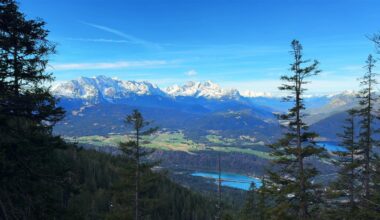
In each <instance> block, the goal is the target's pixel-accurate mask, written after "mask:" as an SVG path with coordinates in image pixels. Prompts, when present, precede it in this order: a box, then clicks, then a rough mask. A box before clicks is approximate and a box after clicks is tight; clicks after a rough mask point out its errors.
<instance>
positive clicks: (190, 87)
mask: <svg viewBox="0 0 380 220" xmlns="http://www.w3.org/2000/svg"><path fill="white" fill-rule="evenodd" d="M52 92H53V94H54V95H56V96H59V97H66V98H80V99H99V98H104V99H107V100H112V99H121V98H127V97H130V96H132V95H137V96H143V95H147V96H149V95H157V96H168V97H177V96H191V97H194V98H200V97H203V98H207V99H221V98H227V99H239V98H241V96H240V94H239V92H238V90H236V89H224V88H221V87H220V86H219V85H218V84H216V83H213V82H211V81H206V82H191V81H190V82H187V83H186V84H185V85H183V86H179V85H173V86H170V87H168V88H166V90H164V91H163V90H161V89H160V88H159V87H158V86H156V85H154V84H152V83H149V82H146V81H143V82H136V81H124V80H119V79H113V78H110V77H106V76H97V77H92V78H88V77H80V78H79V79H77V80H70V81H66V82H61V83H58V84H56V85H54V86H53V87H52Z"/></svg>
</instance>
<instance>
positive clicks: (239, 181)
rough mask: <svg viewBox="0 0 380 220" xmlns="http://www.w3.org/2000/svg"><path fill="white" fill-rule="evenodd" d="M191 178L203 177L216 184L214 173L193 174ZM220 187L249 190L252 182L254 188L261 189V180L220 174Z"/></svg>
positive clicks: (216, 176)
mask: <svg viewBox="0 0 380 220" xmlns="http://www.w3.org/2000/svg"><path fill="white" fill-rule="evenodd" d="M191 175H192V176H198V177H204V178H209V179H213V180H215V184H218V182H217V180H218V173H216V172H194V173H192V174H191ZM221 179H222V186H228V187H231V188H235V189H242V190H249V188H250V187H251V183H252V182H254V183H255V186H256V187H261V180H260V179H258V178H254V177H249V176H245V175H241V174H234V173H224V172H222V173H221Z"/></svg>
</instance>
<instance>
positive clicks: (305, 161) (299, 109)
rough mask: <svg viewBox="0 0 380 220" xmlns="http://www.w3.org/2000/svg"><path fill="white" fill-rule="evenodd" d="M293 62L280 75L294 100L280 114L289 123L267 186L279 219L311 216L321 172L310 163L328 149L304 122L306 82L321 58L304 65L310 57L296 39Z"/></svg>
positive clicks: (277, 146) (275, 149) (275, 153)
mask: <svg viewBox="0 0 380 220" xmlns="http://www.w3.org/2000/svg"><path fill="white" fill-rule="evenodd" d="M291 47H292V51H291V54H292V55H293V58H294V62H293V63H292V64H291V71H292V74H291V75H285V76H282V77H281V80H282V81H284V84H283V85H282V86H281V87H280V88H279V89H280V90H282V91H285V92H289V93H290V94H289V96H287V97H286V98H285V101H289V102H292V103H294V106H293V107H292V108H291V109H289V111H288V113H286V114H283V115H280V117H279V118H280V120H282V121H283V122H284V123H286V124H287V131H286V133H285V134H284V137H283V138H281V139H280V140H279V141H278V142H277V143H275V144H273V145H272V146H271V147H272V149H273V152H272V155H273V157H274V160H273V162H274V167H273V169H272V170H271V171H269V173H268V177H269V179H268V188H269V189H270V190H271V192H272V193H273V195H271V196H273V197H274V198H275V203H276V207H275V208H273V212H272V214H273V216H277V217H278V218H280V219H288V218H289V219H295V218H297V219H302V220H304V219H310V218H313V214H315V213H314V212H315V209H317V208H318V206H319V203H320V201H319V199H320V198H319V196H318V195H319V190H320V188H321V187H320V185H319V184H317V183H316V182H315V181H314V180H315V177H316V175H317V174H318V173H319V172H318V170H317V169H316V168H315V167H314V166H313V165H312V164H311V163H309V162H310V160H311V158H313V159H315V158H320V157H324V156H325V154H324V152H325V150H324V149H323V148H321V147H318V146H317V145H316V142H315V138H316V137H317V136H318V135H317V134H316V133H314V132H309V131H308V126H307V125H306V124H305V123H304V121H303V119H304V116H305V115H304V113H303V112H304V110H305V105H304V102H303V95H304V92H305V91H306V88H305V85H306V84H307V83H309V81H307V80H308V79H309V78H310V77H312V76H315V75H317V74H318V73H319V72H320V70H319V69H318V65H319V63H318V61H314V62H313V63H312V64H310V65H307V66H305V65H306V64H307V63H308V62H309V61H308V60H304V59H303V56H302V49H303V48H302V45H301V44H300V43H299V41H297V40H293V41H292V43H291Z"/></svg>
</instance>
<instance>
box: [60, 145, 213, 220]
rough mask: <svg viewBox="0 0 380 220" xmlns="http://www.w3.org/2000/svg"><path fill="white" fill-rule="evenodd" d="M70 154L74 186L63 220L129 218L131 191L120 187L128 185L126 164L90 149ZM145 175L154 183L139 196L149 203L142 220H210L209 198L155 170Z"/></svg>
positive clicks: (124, 161) (128, 164)
mask: <svg viewBox="0 0 380 220" xmlns="http://www.w3.org/2000/svg"><path fill="white" fill-rule="evenodd" d="M73 153H75V160H73V161H72V162H73V170H75V172H74V173H75V176H74V177H73V178H75V182H76V184H75V190H74V191H73V192H72V195H71V198H70V199H69V201H68V204H67V209H66V213H65V217H64V219H133V218H134V215H133V213H134V212H133V208H134V200H133V195H134V188H133V187H124V186H125V185H128V184H129V183H128V182H127V183H126V182H125V181H126V179H125V178H124V177H125V172H126V169H128V167H130V165H131V164H130V162H129V161H126V160H125V158H123V156H121V155H119V156H112V155H109V154H104V153H100V152H97V151H93V150H79V151H75V152H73ZM149 176H154V177H155V181H154V184H152V186H151V187H149V188H150V189H149V190H148V191H147V192H145V194H144V196H143V197H142V199H143V200H145V201H146V200H149V202H150V203H149V204H148V205H147V206H146V207H144V209H143V210H144V217H143V218H142V219H212V218H213V216H214V215H215V212H216V210H215V206H214V205H213V204H214V201H213V200H212V199H207V198H204V197H202V196H200V195H198V194H196V193H193V192H191V191H190V190H188V189H184V188H183V187H180V186H178V185H177V184H174V183H173V182H171V181H170V180H169V179H168V178H167V177H166V176H165V175H164V174H163V173H160V172H158V171H157V172H152V171H150V172H149ZM129 180H130V181H131V180H133V178H130V179H129ZM127 181H128V179H127ZM122 186H123V187H122ZM131 195H132V197H131ZM118 206H119V207H118ZM122 215H124V216H122Z"/></svg>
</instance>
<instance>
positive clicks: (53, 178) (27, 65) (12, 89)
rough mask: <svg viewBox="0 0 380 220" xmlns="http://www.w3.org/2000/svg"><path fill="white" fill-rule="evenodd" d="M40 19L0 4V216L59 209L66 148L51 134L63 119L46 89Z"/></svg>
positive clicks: (10, 0) (7, 1)
mask: <svg viewBox="0 0 380 220" xmlns="http://www.w3.org/2000/svg"><path fill="white" fill-rule="evenodd" d="M48 34H49V32H48V31H47V30H46V29H45V22H44V21H42V20H33V19H32V20H28V19H27V18H26V16H25V15H24V14H23V13H22V12H20V11H19V7H18V5H17V4H16V2H15V1H14V0H0V137H1V138H0V161H1V163H0V218H1V219H53V218H55V217H56V216H57V215H59V211H62V209H61V208H63V207H62V204H65V202H64V201H62V200H61V198H60V196H61V194H62V191H60V190H61V189H62V187H61V186H62V185H63V184H64V182H65V173H66V170H67V167H66V165H64V163H61V162H63V161H64V157H60V156H59V154H58V151H59V149H64V148H66V145H65V144H64V143H63V141H62V140H61V139H60V138H59V137H55V136H53V135H52V126H53V125H54V124H55V123H56V122H57V121H59V120H60V119H61V118H62V117H63V113H64V112H63V110H62V109H61V108H58V107H57V106H56V101H57V100H56V99H55V98H54V97H53V96H52V95H51V94H50V92H49V88H48V87H46V86H45V85H46V84H48V83H49V82H50V81H52V80H53V77H52V75H51V74H49V73H46V72H45V67H46V65H47V63H48V57H49V55H51V54H52V53H54V52H55V47H54V44H52V43H51V42H50V41H49V40H48V39H47V37H48Z"/></svg>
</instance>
